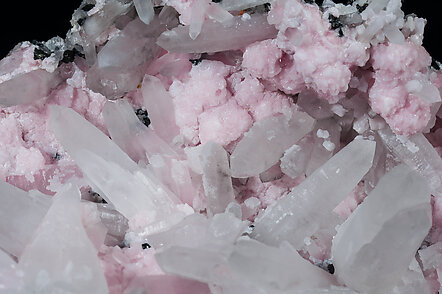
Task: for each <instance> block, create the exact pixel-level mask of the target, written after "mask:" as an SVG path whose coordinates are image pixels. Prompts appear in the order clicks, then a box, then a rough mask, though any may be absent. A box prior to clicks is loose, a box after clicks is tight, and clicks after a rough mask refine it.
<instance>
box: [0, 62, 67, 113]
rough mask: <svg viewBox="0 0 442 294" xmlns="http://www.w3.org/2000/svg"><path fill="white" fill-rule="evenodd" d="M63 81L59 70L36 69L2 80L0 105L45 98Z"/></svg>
mask: <svg viewBox="0 0 442 294" xmlns="http://www.w3.org/2000/svg"><path fill="white" fill-rule="evenodd" d="M61 81H62V78H61V77H60V75H59V72H58V70H57V71H55V72H52V73H50V72H47V71H46V70H43V69H36V70H33V71H30V72H27V73H22V74H19V75H16V76H14V77H12V78H11V79H9V80H6V81H3V82H1V81H0V105H2V106H13V105H19V104H25V103H31V102H34V101H36V100H39V99H41V98H44V97H46V96H48V95H49V93H51V91H52V90H53V89H54V88H55V87H56V86H57V85H58V84H60V82H61Z"/></svg>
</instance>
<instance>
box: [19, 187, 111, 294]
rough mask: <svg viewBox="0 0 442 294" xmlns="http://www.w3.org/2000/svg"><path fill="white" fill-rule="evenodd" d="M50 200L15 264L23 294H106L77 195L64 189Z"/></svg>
mask: <svg viewBox="0 0 442 294" xmlns="http://www.w3.org/2000/svg"><path fill="white" fill-rule="evenodd" d="M54 197H55V198H54V203H53V204H52V206H51V208H50V209H49V211H48V213H47V215H46V216H45V218H44V220H43V222H42V223H41V225H40V227H39V229H38V231H37V233H36V236H35V238H34V240H33V241H32V242H31V243H30V244H29V245H28V247H27V248H26V250H25V251H24V253H23V255H22V256H21V258H20V261H19V264H18V267H19V269H20V270H22V271H23V279H24V288H25V289H24V292H23V293H96V294H105V293H108V288H107V283H106V279H105V277H104V273H103V269H102V267H101V264H100V261H99V259H98V256H97V251H96V249H95V247H94V246H93V245H92V243H91V241H90V240H89V238H88V236H87V234H86V231H85V230H84V227H83V223H82V220H81V210H80V193H79V191H78V190H77V188H75V187H73V186H70V187H65V190H63V191H60V192H59V193H57V195H56V196H54Z"/></svg>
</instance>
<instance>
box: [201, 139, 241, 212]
mask: <svg viewBox="0 0 442 294" xmlns="http://www.w3.org/2000/svg"><path fill="white" fill-rule="evenodd" d="M201 159H202V168H203V186H204V194H205V195H206V200H207V209H208V212H209V213H210V214H217V213H221V212H224V211H225V209H226V207H227V205H228V204H229V203H230V202H233V201H234V199H235V196H234V194H233V186H232V178H231V176H230V168H229V158H228V154H227V151H226V150H224V148H223V147H222V146H221V145H219V144H218V143H215V142H208V143H206V144H205V145H204V147H203V149H202V151H201Z"/></svg>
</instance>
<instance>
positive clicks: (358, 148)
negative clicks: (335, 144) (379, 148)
mask: <svg viewBox="0 0 442 294" xmlns="http://www.w3.org/2000/svg"><path fill="white" fill-rule="evenodd" d="M375 147H376V143H375V142H373V141H368V140H362V139H356V140H353V141H352V142H351V143H350V144H348V145H347V146H346V147H344V148H343V149H342V150H341V151H339V152H338V153H337V154H335V155H334V156H333V157H332V158H331V159H329V160H328V161H327V162H326V163H325V164H324V165H323V166H321V167H320V168H318V169H317V170H316V171H315V172H314V173H312V174H311V175H310V176H308V177H307V179H305V180H304V181H303V182H302V183H301V184H300V185H299V186H296V187H295V188H293V189H292V191H291V192H290V194H289V195H287V196H285V197H283V198H281V199H279V200H278V201H276V202H275V203H274V204H272V205H271V206H269V207H267V209H266V210H264V211H263V212H262V213H261V214H260V215H259V216H258V217H257V219H256V220H255V229H254V238H256V239H257V240H260V241H262V242H264V243H266V244H270V245H278V244H281V242H282V241H284V240H286V241H289V243H291V244H292V245H293V246H294V247H295V248H296V249H299V248H301V247H302V245H303V242H304V239H305V238H306V237H310V236H311V235H312V234H314V233H315V232H316V231H317V230H318V229H319V227H320V226H321V224H322V223H323V222H326V221H327V219H328V218H327V216H329V215H330V214H331V213H332V210H333V208H335V207H336V206H337V205H338V204H339V203H340V202H341V201H343V200H344V199H345V197H347V196H348V195H349V194H350V192H351V191H352V190H353V189H354V187H355V186H356V185H357V184H358V183H359V181H360V180H361V179H362V177H363V176H364V175H365V174H366V173H367V172H368V170H369V169H370V167H371V165H372V161H373V157H374V152H375Z"/></svg>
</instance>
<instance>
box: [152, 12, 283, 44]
mask: <svg viewBox="0 0 442 294" xmlns="http://www.w3.org/2000/svg"><path fill="white" fill-rule="evenodd" d="M276 34H277V30H276V29H275V27H274V26H271V25H269V23H268V22H267V18H266V16H265V15H260V14H256V15H255V14H254V15H252V16H251V18H250V19H249V20H242V19H241V17H240V16H235V17H234V18H233V19H232V21H231V22H229V23H228V24H221V23H219V22H214V21H211V20H206V21H205V22H204V25H203V27H202V29H201V33H200V34H199V35H198V37H197V38H196V39H195V40H193V39H191V38H190V36H189V26H178V27H176V28H174V29H172V30H170V31H166V32H164V33H162V34H161V36H160V37H159V38H158V40H157V44H158V45H159V46H160V47H162V48H164V49H166V50H167V51H169V52H180V53H205V52H219V51H227V50H238V49H241V48H244V47H246V46H247V45H250V44H251V43H254V42H256V41H262V40H265V39H271V38H274V37H276Z"/></svg>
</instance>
